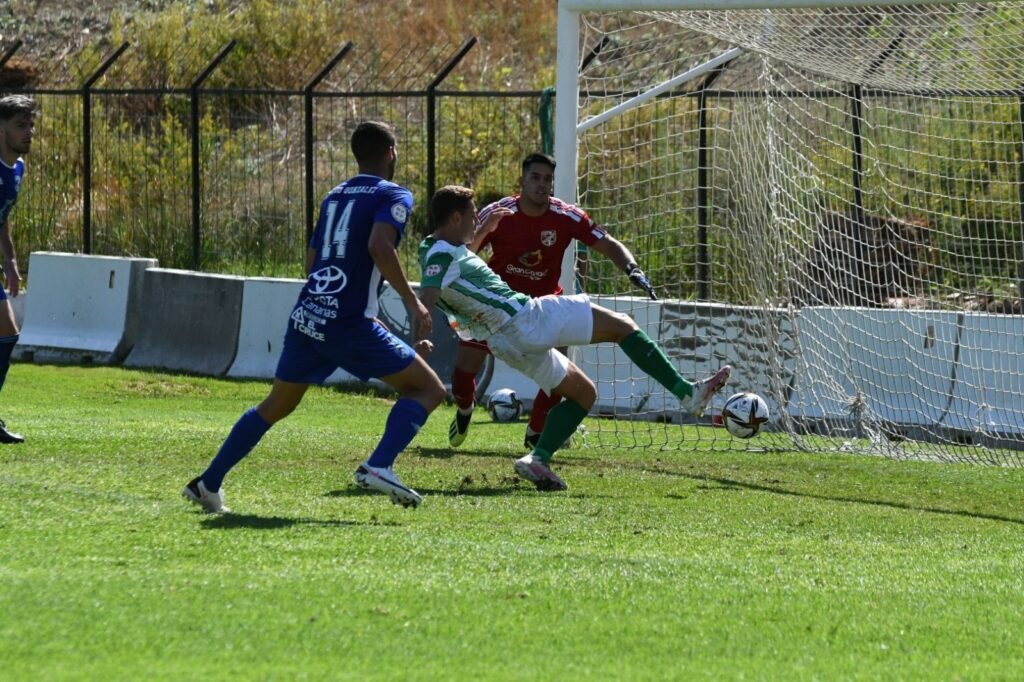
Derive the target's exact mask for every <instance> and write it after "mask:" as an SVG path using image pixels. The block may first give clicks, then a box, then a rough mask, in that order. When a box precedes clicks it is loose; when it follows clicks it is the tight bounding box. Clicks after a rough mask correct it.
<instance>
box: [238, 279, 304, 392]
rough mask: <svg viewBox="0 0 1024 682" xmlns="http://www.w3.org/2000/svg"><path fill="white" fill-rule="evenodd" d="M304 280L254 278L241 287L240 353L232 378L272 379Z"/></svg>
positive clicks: (247, 280)
mask: <svg viewBox="0 0 1024 682" xmlns="http://www.w3.org/2000/svg"><path fill="white" fill-rule="evenodd" d="M303 283H304V280H301V279H280V278H264V277H254V278H250V279H246V280H245V284H244V285H243V288H242V313H241V315H240V322H239V329H238V350H237V352H236V353H235V360H234V362H233V363H232V364H231V368H230V369H229V370H228V376H229V377H238V378H246V379H269V378H272V377H273V376H274V370H275V369H276V368H277V359H278V357H279V356H280V354H281V345H282V343H283V341H284V332H285V328H286V327H287V325H288V313H289V312H291V309H292V306H294V305H295V299H296V298H297V297H298V295H299V291H300V290H301V289H302V285H303Z"/></svg>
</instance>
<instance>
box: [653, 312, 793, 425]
mask: <svg viewBox="0 0 1024 682" xmlns="http://www.w3.org/2000/svg"><path fill="white" fill-rule="evenodd" d="M659 305H660V306H661V316H660V325H659V331H658V336H657V337H656V338H657V340H658V342H659V344H660V345H661V346H662V348H663V349H664V350H665V353H666V354H667V355H668V357H669V358H671V359H672V360H674V361H675V364H676V368H677V369H678V370H679V373H680V374H682V375H683V377H685V378H686V379H688V380H690V381H695V380H698V379H703V378H704V377H707V376H709V375H711V374H713V373H714V372H716V371H718V369H719V368H720V367H721V366H722V365H726V364H728V365H732V367H733V373H732V378H731V379H730V380H729V384H728V386H726V388H725V389H724V390H723V391H722V392H721V393H720V394H718V395H716V396H715V397H714V398H713V399H712V401H711V404H710V406H709V408H708V410H707V412H706V413H705V416H704V418H703V419H701V420H699V421H702V422H706V421H708V420H711V419H713V418H714V416H715V415H716V414H718V413H720V411H721V408H722V407H723V406H724V404H725V401H726V399H727V398H728V397H729V396H730V395H732V394H733V393H739V392H741V391H753V392H754V393H757V394H758V395H760V396H762V397H763V398H764V399H765V402H767V403H768V409H769V412H770V414H771V415H772V419H773V420H775V419H777V418H778V416H779V414H780V413H781V411H782V409H783V407H784V406H785V405H786V402H787V397H786V396H787V389H788V386H789V385H790V383H791V381H792V375H793V368H794V365H795V360H794V357H793V338H792V336H793V330H792V326H793V325H792V319H791V317H790V315H789V313H788V311H787V310H785V309H772V310H768V309H765V308H760V307H747V306H731V305H723V304H716V303H694V302H667V303H663V304H659ZM648 333H649V332H648ZM652 338H654V337H652ZM646 409H648V410H650V411H651V412H653V413H658V411H659V410H660V411H661V412H662V413H663V414H664V416H665V417H672V418H673V419H680V420H685V421H689V420H690V418H689V417H687V416H686V415H682V414H680V412H679V401H678V400H677V399H676V398H675V397H674V396H673V395H671V394H670V393H668V392H667V391H665V390H664V389H661V388H660V387H658V390H656V391H655V392H654V393H652V396H651V400H650V401H649V404H648V406H647V408H646Z"/></svg>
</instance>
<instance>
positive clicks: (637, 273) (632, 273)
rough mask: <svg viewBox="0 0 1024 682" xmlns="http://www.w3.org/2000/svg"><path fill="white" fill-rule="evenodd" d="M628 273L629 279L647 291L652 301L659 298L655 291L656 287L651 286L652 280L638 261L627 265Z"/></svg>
mask: <svg viewBox="0 0 1024 682" xmlns="http://www.w3.org/2000/svg"><path fill="white" fill-rule="evenodd" d="M626 274H627V275H628V276H629V281H630V282H632V283H633V284H634V285H636V286H638V287H640V288H641V289H643V290H644V291H646V292H647V295H648V296H650V297H651V300H652V301H657V300H658V296H657V295H656V294H655V293H654V287H652V286H651V281H650V280H649V279H647V275H645V274H644V271H643V270H641V269H640V266H639V265H637V264H636V263H630V264H629V265H627V266H626Z"/></svg>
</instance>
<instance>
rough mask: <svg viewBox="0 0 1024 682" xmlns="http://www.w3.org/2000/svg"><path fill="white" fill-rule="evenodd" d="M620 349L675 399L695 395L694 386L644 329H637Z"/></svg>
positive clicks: (625, 339)
mask: <svg viewBox="0 0 1024 682" xmlns="http://www.w3.org/2000/svg"><path fill="white" fill-rule="evenodd" d="M619 348H621V349H622V351H623V352H624V353H625V354H626V355H627V357H629V359H630V360H632V361H633V363H634V364H635V365H636V366H637V367H639V368H640V369H642V370H643V371H644V372H645V373H646V374H647V375H648V376H650V377H651V378H652V379H654V380H655V381H657V382H658V383H659V384H661V385H662V386H664V387H665V388H667V389H668V390H669V391H671V392H672V395H674V396H675V397H677V398H680V399H682V398H688V397H690V396H691V395H693V384H691V383H690V382H689V381H687V380H686V379H684V378H683V377H681V376H679V372H677V371H676V368H675V367H674V366H673V365H672V363H671V362H669V359H668V358H667V357H666V356H665V353H663V352H662V350H661V349H660V348H658V344H656V343H654V341H651V337H649V336H647V334H645V333H644V331H643V330H642V329H637V330H636V331H635V332H633V333H632V334H630V335H629V336H627V337H626V338H624V339H623V340H622V343H620V344H619Z"/></svg>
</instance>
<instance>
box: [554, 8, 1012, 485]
mask: <svg viewBox="0 0 1024 682" xmlns="http://www.w3.org/2000/svg"><path fill="white" fill-rule="evenodd" d="M597 4H600V5H603V4H606V3H597ZM622 4H624V5H625V4H630V3H625V2H623V3H622ZM632 4H633V5H634V6H635V5H636V3H632ZM642 4H645V5H646V6H648V7H661V6H664V5H667V4H668V3H665V2H655V3H642ZM726 4H728V3H726ZM783 4H785V3H783ZM789 4H792V3H789ZM562 5H563V6H562V8H561V10H560V27H559V47H560V55H559V62H560V63H559V87H558V98H557V100H558V101H557V106H558V112H557V113H558V119H557V120H558V125H557V128H556V156H557V158H558V160H559V162H560V163H559V169H558V175H559V178H560V182H561V184H560V185H559V186H558V187H557V188H556V192H557V193H559V194H560V195H562V196H566V195H568V196H572V195H573V194H575V197H574V198H575V200H576V202H577V203H579V204H580V205H581V206H582V207H584V208H585V209H586V210H587V211H589V212H590V213H591V215H592V216H593V217H594V218H595V219H596V220H597V221H598V222H600V223H602V224H603V225H605V226H606V227H607V228H608V229H609V231H610V232H611V234H613V235H614V236H616V237H617V238H619V239H620V240H621V241H623V242H624V243H625V244H627V245H628V246H629V247H630V248H631V249H632V250H633V252H634V254H635V255H636V257H637V261H638V262H639V264H640V265H641V267H643V268H644V270H645V271H646V272H647V273H648V275H649V276H650V279H651V280H652V282H653V283H654V284H655V285H656V288H657V291H658V293H659V295H660V299H661V300H659V301H657V302H652V301H647V300H646V299H645V298H644V297H642V292H636V291H634V290H631V289H630V288H629V283H628V281H627V280H626V278H625V277H624V276H623V275H622V274H621V273H619V272H617V271H615V268H614V267H613V266H612V265H611V264H610V263H608V262H607V260H606V259H602V258H600V257H593V258H590V259H589V264H588V266H587V277H586V281H585V284H584V287H585V288H586V290H587V291H588V293H590V294H591V295H592V296H594V297H596V298H597V300H598V302H602V303H605V304H606V305H608V306H610V307H615V308H616V309H619V310H622V311H624V312H628V313H630V314H632V315H633V316H634V317H635V318H636V319H637V320H638V322H639V323H640V324H641V326H643V327H644V328H645V329H646V330H647V331H648V333H649V334H650V335H651V336H652V338H656V339H658V340H659V341H660V343H661V345H662V347H664V348H665V349H666V352H667V353H668V354H669V357H670V358H672V359H673V361H675V362H676V364H677V366H678V367H679V368H680V370H681V371H682V373H683V374H684V375H685V376H687V377H691V378H692V377H699V376H703V375H706V374H709V373H710V372H712V371H714V370H715V369H716V368H717V367H718V366H720V365H721V364H723V363H726V362H728V363H730V364H732V365H734V367H735V371H734V374H733V379H732V381H731V382H730V386H729V387H728V388H727V389H726V391H725V394H726V395H728V394H730V393H732V392H736V391H753V392H756V393H758V394H760V395H762V396H763V397H764V398H765V399H766V400H767V402H768V404H769V407H770V409H771V422H770V423H769V426H768V430H767V433H762V435H760V436H758V437H757V438H755V439H752V440H750V441H741V440H738V439H735V438H732V437H730V436H729V435H728V434H727V433H726V431H725V430H724V429H715V428H694V427H693V426H692V423H693V422H692V421H689V420H686V419H682V418H680V417H679V413H678V410H677V407H678V402H677V401H675V400H674V399H673V398H672V397H671V396H670V395H668V394H667V392H666V391H664V390H663V389H661V388H660V387H658V386H657V385H655V384H653V383H652V382H651V381H650V380H648V379H647V377H645V376H643V375H642V373H640V372H639V371H638V370H636V368H634V367H633V366H632V365H631V364H630V363H629V361H628V359H626V358H625V356H624V355H623V354H622V353H621V352H620V351H618V350H617V349H616V348H607V347H603V346H602V347H596V348H589V349H583V350H581V351H580V352H579V354H578V355H577V356H576V359H577V361H578V362H580V363H581V364H582V365H583V366H584V368H585V369H586V370H587V371H588V373H590V374H591V376H592V377H593V378H594V379H595V380H596V381H597V383H598V384H599V392H600V397H599V401H598V407H597V410H598V411H599V412H600V413H602V414H605V415H607V416H614V417H616V418H615V419H608V420H599V421H598V426H597V428H596V429H592V430H591V433H589V434H588V440H590V441H591V442H594V441H596V442H599V443H601V444H602V445H621V446H624V447H629V446H652V445H653V446H663V447H686V446H687V443H692V442H693V441H694V440H697V439H699V440H705V439H712V440H713V447H716V448H717V447H721V448H768V449H771V448H779V449H792V448H806V449H813V450H823V449H824V450H829V449H833V450H843V451H851V452H859V453H871V454H878V455H884V456H887V457H893V458H906V459H929V460H942V461H966V462H978V463H990V464H997V465H1014V466H1019V465H1020V464H1021V463H1022V461H1024V452H1022V450H1024V314H1022V313H1024V311H1022V309H1021V298H1022V291H1024V227H1022V225H1024V214H1022V206H1024V182H1022V178H1024V158H1022V129H1024V59H1022V57H1024V3H1021V2H986V3H978V2H976V3H964V4H897V5H886V6H882V5H863V6H830V7H822V8H786V7H774V8H768V9H743V10H719V9H711V10H695V9H689V10H688V9H675V10H668V9H652V10H648V11H626V10H623V11H607V10H602V11H588V10H586V9H585V8H584V9H582V10H575V9H573V6H580V7H582V6H583V5H584V3H583V2H582V0H581V1H580V2H578V3H572V2H566V1H565V0H563V3H562ZM594 5H595V3H589V4H588V6H594ZM680 6H682V5H680ZM577 27H578V30H577ZM567 45H568V46H570V47H571V49H572V50H573V52H572V54H571V62H572V64H571V68H567V67H566V61H567V58H566V55H565V53H564V52H563V51H562V50H563V49H564V48H565V47H566V46H567ZM577 88H578V106H577V107H575V108H574V107H572V106H571V103H572V95H573V94H574V93H575V92H576V90H577ZM567 102H568V103H569V104H567ZM573 167H575V168H576V169H577V174H576V177H574V178H573V177H571V176H572V172H571V169H572V168H573ZM723 401H724V397H723V398H721V399H718V400H717V402H716V403H714V404H713V405H712V407H711V409H710V410H709V412H708V414H707V415H705V417H704V418H703V419H702V420H700V421H699V422H698V423H699V424H703V425H704V426H708V425H711V424H713V423H714V422H715V421H717V419H716V414H717V413H720V410H721V406H722V402H723Z"/></svg>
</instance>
